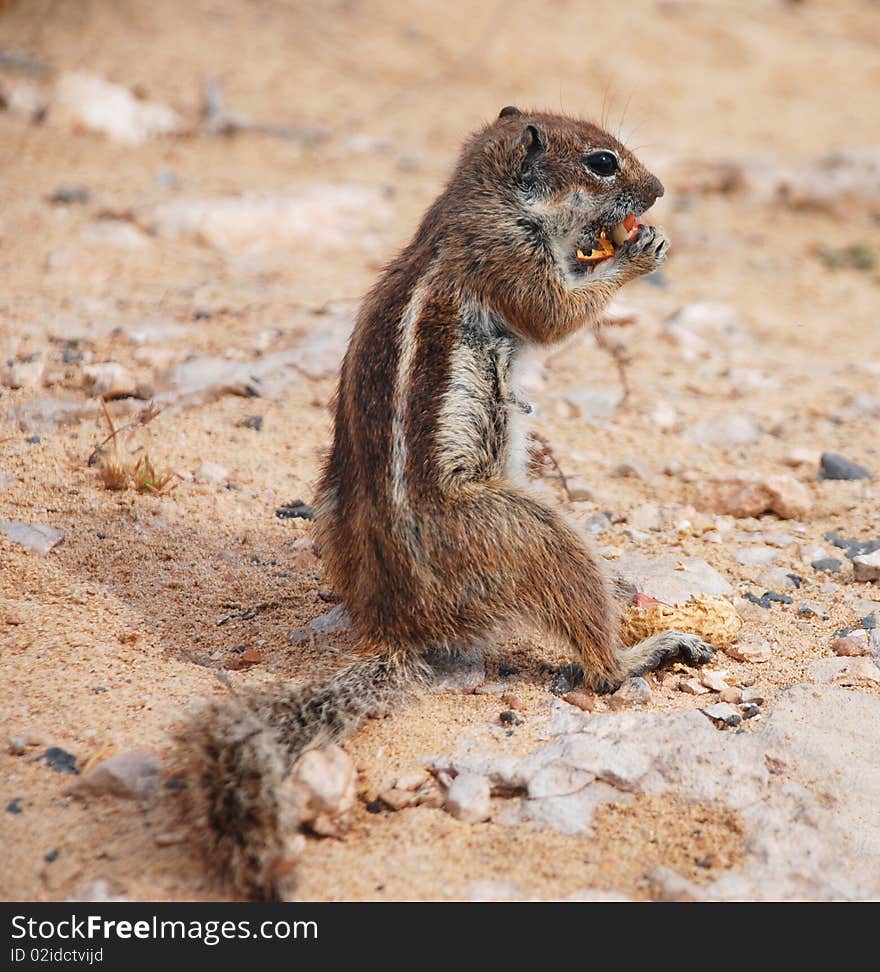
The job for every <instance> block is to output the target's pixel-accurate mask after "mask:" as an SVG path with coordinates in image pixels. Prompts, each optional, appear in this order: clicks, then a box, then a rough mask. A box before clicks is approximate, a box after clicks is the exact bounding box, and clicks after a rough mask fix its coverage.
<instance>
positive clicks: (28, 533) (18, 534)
mask: <svg viewBox="0 0 880 972" xmlns="http://www.w3.org/2000/svg"><path fill="white" fill-rule="evenodd" d="M0 530H2V531H3V532H4V533H5V534H6V536H7V537H8V538H9V539H10V540H11V541H12V542H13V543H17V544H18V545H19V546H21V547H24V548H25V550H31V551H33V553H38V554H42V555H43V556H45V555H46V554H47V553H49V551H50V550H52V548H53V547H57V546H58V544H59V543H61V541H62V540H63V539H64V534H63V533H62V532H61V531H60V530H55V529H54V528H53V527H50V526H44V525H43V524H42V523H36V524H31V523H22V522H21V521H19V520H0Z"/></svg>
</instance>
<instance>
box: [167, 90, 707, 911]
mask: <svg viewBox="0 0 880 972" xmlns="http://www.w3.org/2000/svg"><path fill="white" fill-rule="evenodd" d="M662 194H663V186H662V184H661V183H660V181H659V180H658V179H657V178H656V177H655V176H653V175H652V174H651V173H650V172H648V171H647V170H646V169H645V168H644V167H643V166H642V165H641V163H640V162H639V161H638V160H637V159H636V158H635V156H634V155H633V154H632V153H631V152H629V151H627V149H626V148H625V147H624V146H623V145H622V144H621V143H620V142H618V141H617V140H616V139H615V138H613V137H612V136H611V135H609V134H608V133H607V132H604V131H602V130H601V129H600V128H598V127H596V126H595V125H592V124H589V123H587V122H583V121H578V120H576V119H573V118H569V117H566V116H563V115H557V114H549V113H543V112H534V113H532V112H529V113H525V112H522V111H520V110H519V109H517V108H513V107H509V108H505V109H503V110H502V111H501V113H500V115H499V116H498V118H497V119H496V120H495V121H494V122H493V123H491V124H489V125H487V126H486V127H485V128H483V129H482V130H481V131H479V132H477V133H476V134H474V135H473V136H472V137H471V138H470V139H469V140H468V141H467V142H466V144H465V146H464V149H463V152H462V154H461V157H460V159H459V162H458V165H457V166H456V168H455V170H454V172H453V174H452V177H451V178H450V180H449V183H448V185H447V186H446V188H445V190H444V191H443V192H442V194H441V195H440V196H439V198H438V199H437V200H436V201H435V202H434V204H433V205H432V206H431V208H430V209H429V210H428V212H427V214H426V215H425V217H424V219H423V220H422V223H421V225H420V226H419V228H418V230H417V232H416V235H415V237H414V239H413V241H412V242H411V243H410V244H409V245H408V246H407V247H406V248H405V249H404V250H403V252H402V253H401V254H400V255H399V256H398V257H397V259H396V260H395V261H394V262H393V263H391V264H390V266H388V268H387V269H386V270H385V272H384V273H383V275H382V277H381V278H380V280H379V282H378V283H377V284H376V285H375V286H374V287H373V289H372V291H371V292H370V293H369V294H368V296H367V297H366V299H365V300H364V302H363V305H362V307H361V309H360V313H359V315H358V318H357V323H356V326H355V328H354V332H353V334H352V336H351V340H350V343H349V346H348V351H347V353H346V355H345V359H344V361H343V364H342V370H341V375H340V379H339V388H338V393H337V397H336V403H335V408H336V415H335V434H334V439H333V446H332V450H331V452H330V455H329V459H328V460H327V463H326V466H325V468H324V471H323V478H322V480H321V482H320V486H319V489H318V500H317V514H316V544H317V546H318V548H319V550H320V553H321V556H322V558H323V561H324V565H325V569H326V576H327V579H328V581H329V582H330V583H331V584H333V585H334V587H335V589H336V590H337V591H338V592H339V594H340V595H341V597H342V599H343V601H344V603H345V606H346V608H347V610H348V613H349V615H350V617H351V623H352V627H353V630H354V632H355V633H356V635H357V638H358V644H359V653H358V661H357V662H356V663H354V664H352V665H351V666H350V667H348V668H346V669H344V670H343V671H341V672H339V673H338V674H336V675H335V676H333V677H332V678H330V679H329V680H328V681H325V682H322V683H318V684H310V685H309V684H307V685H281V686H278V687H277V688H274V689H262V690H251V691H248V692H246V693H244V694H242V695H238V696H235V697H231V698H229V699H226V700H224V701H221V702H217V703H214V704H212V705H211V706H210V707H209V708H208V710H207V712H205V713H203V714H202V715H201V717H200V718H199V720H198V721H196V722H195V723H193V724H192V725H191V726H190V727H189V728H188V730H187V731H186V732H185V733H184V736H183V739H184V743H185V746H186V748H187V749H188V752H189V754H190V757H191V764H192V775H191V780H190V785H189V789H190V791H191V797H192V800H193V804H194V806H195V808H196V818H195V821H194V822H195V824H196V829H197V830H198V831H199V832H200V834H201V836H202V838H203V839H204V842H205V844H206V846H207V849H208V852H209V856H210V857H211V858H212V859H213V860H215V861H217V862H219V864H220V866H221V867H222V868H223V869H224V870H225V872H226V873H227V875H228V876H229V877H230V878H231V879H232V881H233V882H234V884H235V886H236V889H237V890H238V891H239V892H240V893H243V894H246V895H248V896H250V897H256V898H271V897H272V896H273V894H274V893H275V889H276V882H277V880H278V877H279V873H280V871H279V868H283V861H284V846H283V838H282V830H283V827H281V826H280V825H281V823H282V822H283V820H282V818H283V814H284V807H283V799H281V797H280V794H281V790H282V787H283V783H284V780H285V778H286V776H287V774H288V772H289V769H290V767H291V765H292V763H293V762H294V761H295V760H296V758H297V757H298V756H299V755H300V754H301V753H303V751H304V750H306V749H308V748H311V747H314V746H318V745H322V744H325V743H327V742H329V741H332V740H336V739H339V738H341V737H342V736H343V735H345V734H346V733H348V732H350V731H351V730H353V729H354V728H355V727H357V726H358V725H359V724H360V723H362V722H363V721H364V719H366V718H367V717H369V716H375V715H378V714H382V713H385V712H387V711H388V710H389V709H390V708H391V707H392V706H394V705H395V704H397V703H398V702H400V700H401V699H403V698H405V697H406V696H407V695H408V694H410V693H412V692H413V691H414V690H416V689H417V688H418V687H419V686H420V685H421V684H422V683H424V682H425V681H426V680H427V679H428V678H429V675H430V668H429V666H428V664H427V662H426V660H425V656H426V654H427V652H428V651H429V650H431V649H437V648H438V647H440V648H444V647H445V648H450V649H451V648H454V647H455V646H460V645H463V644H468V643H472V642H475V641H477V640H478V639H480V638H481V637H483V636H485V635H487V634H488V633H491V632H492V631H494V630H497V629H498V628H499V627H500V626H509V625H511V624H512V623H515V622H516V621H518V620H525V621H528V622H530V623H532V624H533V625H535V626H537V627H538V628H540V629H543V630H544V631H546V632H547V633H548V634H550V635H553V636H556V637H557V638H558V639H561V640H562V641H563V642H564V643H566V644H567V645H568V646H570V648H571V651H572V653H573V655H574V657H575V659H576V660H577V662H578V663H579V664H580V665H581V666H582V667H583V671H584V679H585V683H586V685H587V687H589V688H592V689H594V690H596V691H611V690H614V689H615V688H616V687H617V686H619V685H620V684H621V682H622V681H623V680H624V679H625V678H627V677H629V676H632V675H637V674H641V673H643V672H646V671H648V670H650V669H652V668H654V667H656V666H657V665H658V664H660V663H661V662H662V661H664V660H666V659H668V658H671V657H674V656H677V655H682V656H684V658H685V659H686V660H687V661H688V662H690V663H694V664H699V663H702V662H705V661H706V660H708V659H709V658H710V657H711V655H712V648H711V646H709V645H708V644H706V643H705V642H703V641H701V640H700V639H699V638H697V637H695V636H693V635H688V634H682V633H680V632H675V631H670V632H665V633H663V634H660V635H655V636H654V637H652V638H649V639H647V640H645V641H643V642H640V643H639V644H636V645H635V646H632V647H629V648H624V647H623V646H622V644H621V642H620V638H619V633H618V608H617V600H616V597H615V590H614V585H613V583H612V581H611V580H610V579H609V575H608V570H607V568H606V566H605V565H604V564H603V562H602V561H601V558H600V557H599V556H598V555H597V554H595V553H594V552H592V551H591V550H590V549H589V547H588V546H587V543H586V541H585V540H584V539H583V538H582V537H581V536H580V535H579V534H578V533H577V532H576V531H575V529H573V527H572V526H569V525H568V523H567V522H566V521H565V519H564V517H563V516H562V515H561V514H560V513H558V512H556V511H554V510H553V509H550V508H548V506H546V505H544V503H542V502H541V501H540V500H539V499H538V498H537V497H536V496H535V495H533V494H532V493H531V492H530V490H529V487H528V485H527V483H526V475H525V473H526V464H527V447H526V430H525V423H524V419H525V415H526V413H527V412H528V411H529V407H528V406H527V405H525V404H524V402H523V399H522V396H521V393H520V391H519V390H518V387H517V380H516V371H517V363H518V361H519V360H520V359H521V357H522V354H523V351H524V350H525V349H526V348H527V347H529V346H530V345H536V344H537V345H546V344H549V343H551V342H555V341H559V340H560V339H562V338H565V337H566V336H567V335H569V334H571V333H572V332H573V331H575V330H577V329H578V328H581V327H583V326H584V325H586V324H590V323H596V322H597V321H598V318H599V315H600V312H601V311H602V309H603V308H604V307H605V305H606V304H607V303H608V301H609V300H610V299H611V297H612V296H613V295H614V294H615V293H616V292H617V291H618V290H619V289H620V288H621V287H622V286H623V285H624V284H625V283H627V281H629V280H633V279H635V278H636V277H639V276H641V275H643V274H647V273H651V271H653V270H656V269H657V267H659V266H660V265H661V264H662V263H663V261H664V259H665V258H666V252H667V246H668V244H667V240H666V237H665V236H664V235H663V233H662V231H661V230H660V229H658V228H657V227H654V226H647V225H639V224H638V222H637V217H638V216H640V215H641V214H642V213H643V212H644V211H645V210H647V209H648V208H649V207H650V206H651V205H652V204H653V203H654V201H655V200H656V199H657V198H658V197H659V196H661V195H662ZM609 233H610V235H611V238H612V239H613V240H614V243H611V242H609V238H608V234H609Z"/></svg>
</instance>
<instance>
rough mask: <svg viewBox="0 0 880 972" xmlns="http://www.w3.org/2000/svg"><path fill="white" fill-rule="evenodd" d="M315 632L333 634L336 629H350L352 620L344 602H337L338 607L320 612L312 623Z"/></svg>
mask: <svg viewBox="0 0 880 972" xmlns="http://www.w3.org/2000/svg"><path fill="white" fill-rule="evenodd" d="M310 627H311V629H312V631H314V632H315V634H332V633H334V632H336V631H348V629H349V628H350V627H351V620H350V619H349V617H348V611H346V609H345V605H344V604H337V605H336V607H334V608H331V609H330V610H329V611H325V612H324V613H323V614H319V615H318V616H317V617H316V618H315V619H314V620H313V621H312V623H311V625H310Z"/></svg>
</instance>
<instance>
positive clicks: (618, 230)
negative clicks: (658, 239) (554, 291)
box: [577, 213, 640, 263]
mask: <svg viewBox="0 0 880 972" xmlns="http://www.w3.org/2000/svg"><path fill="white" fill-rule="evenodd" d="M639 228H640V223H639V222H638V220H637V219H636V218H635V216H634V215H633V213H630V214H629V215H628V216H627V217H626V218H625V219H622V220H621V221H620V222H619V223H615V224H614V226H612V227H611V230H610V231H609V232H610V234H611V239H610V240H609V239H608V236H607V234H606V231H605V229H604V228H603V229H602V232H601V233H599V239H598V241H597V242H598V249H595V248H593V249H591V250H590V252H589V253H584V251H583V250H582V249H581V248H580V247H578V251H577V258H578V260H580V261H581V262H582V263H599V262H601V261H602V260H610V259H611V257H613V256H614V254H615V253H616V250H615V246H621V245H622V244H623V243H626V241H627V240H634V239H635V238H636V237H637V236H638V235H639Z"/></svg>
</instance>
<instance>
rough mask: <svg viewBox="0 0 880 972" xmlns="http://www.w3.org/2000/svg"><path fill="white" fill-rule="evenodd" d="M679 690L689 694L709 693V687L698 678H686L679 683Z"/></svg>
mask: <svg viewBox="0 0 880 972" xmlns="http://www.w3.org/2000/svg"><path fill="white" fill-rule="evenodd" d="M678 690H679V692H687V694H688V695H708V694H709V689H707V688H706V686H705V685H703V683H702V682H701V681H700V680H699V679H698V678H686V679H683V680H682V681H680V682H679V683H678Z"/></svg>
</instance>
